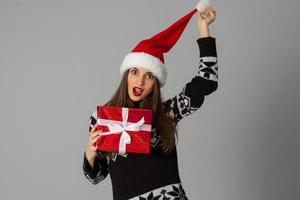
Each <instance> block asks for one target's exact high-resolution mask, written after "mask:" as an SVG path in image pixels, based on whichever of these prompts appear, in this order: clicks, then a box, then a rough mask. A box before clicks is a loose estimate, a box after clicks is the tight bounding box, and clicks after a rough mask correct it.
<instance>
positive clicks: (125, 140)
mask: <svg viewBox="0 0 300 200" xmlns="http://www.w3.org/2000/svg"><path fill="white" fill-rule="evenodd" d="M127 120H128V108H122V123H120V122H116V121H113V120H104V119H98V124H99V125H104V126H107V127H108V129H109V131H107V132H102V133H100V135H111V134H121V137H120V142H119V153H120V154H125V151H126V144H130V143H131V137H130V135H129V134H128V133H127V132H126V131H140V130H141V126H142V125H143V124H144V123H145V120H144V117H142V118H141V119H140V120H139V121H138V122H136V123H128V122H127ZM142 129H146V130H147V129H149V128H142ZM150 130H151V129H150Z"/></svg>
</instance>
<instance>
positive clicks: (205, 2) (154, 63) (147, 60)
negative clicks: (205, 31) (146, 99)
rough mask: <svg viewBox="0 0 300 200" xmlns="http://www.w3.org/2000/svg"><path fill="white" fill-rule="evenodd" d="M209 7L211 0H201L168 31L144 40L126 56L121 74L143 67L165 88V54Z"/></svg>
mask: <svg viewBox="0 0 300 200" xmlns="http://www.w3.org/2000/svg"><path fill="white" fill-rule="evenodd" d="M208 6H209V0H201V1H199V2H198V4H197V5H196V8H195V9H194V10H192V11H191V12H189V13H188V14H187V15H185V16H184V17H182V18H181V19H179V20H178V21H177V22H175V23H174V24H172V25H171V26H170V27H168V28H167V29H165V30H163V31H162V32H160V33H158V34H156V35H154V36H153V37H151V38H148V39H145V40H142V41H141V42H139V43H138V44H137V45H136V47H135V48H134V49H133V50H132V51H131V52H130V53H129V54H127V55H126V56H125V58H124V60H123V63H122V65H121V68H120V72H121V74H123V73H124V72H125V71H126V70H127V69H130V68H131V67H134V66H137V67H143V68H145V69H147V70H149V71H151V72H152V73H153V74H154V75H155V76H156V77H157V79H158V80H159V83H160V87H163V86H164V85H165V83H166V79H167V69H166V66H165V64H164V56H163V53H166V52H168V51H169V50H170V49H171V48H172V47H173V46H174V45H175V44H176V42H177V41H178V39H179V38H180V36H181V34H182V33H183V31H184V29H185V27H186V25H187V24H188V22H189V21H190V19H191V18H192V16H193V15H194V14H195V13H196V12H197V10H198V11H200V10H201V9H203V8H207V7H208Z"/></svg>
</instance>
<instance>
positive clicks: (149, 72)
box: [132, 67, 154, 76]
mask: <svg viewBox="0 0 300 200" xmlns="http://www.w3.org/2000/svg"><path fill="white" fill-rule="evenodd" d="M133 69H134V70H137V71H140V70H139V69H138V68H135V67H133V68H132V70H133ZM146 74H151V75H153V76H154V74H153V73H152V72H147V73H146Z"/></svg>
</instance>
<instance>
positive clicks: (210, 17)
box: [198, 7, 216, 25]
mask: <svg viewBox="0 0 300 200" xmlns="http://www.w3.org/2000/svg"><path fill="white" fill-rule="evenodd" d="M215 19H216V11H215V10H214V9H213V8H212V7H209V8H204V9H202V10H200V11H198V24H199V25H209V24H211V23H212V22H213V21H215Z"/></svg>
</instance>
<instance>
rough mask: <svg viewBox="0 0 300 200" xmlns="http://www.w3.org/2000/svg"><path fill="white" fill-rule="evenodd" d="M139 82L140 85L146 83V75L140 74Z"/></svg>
mask: <svg viewBox="0 0 300 200" xmlns="http://www.w3.org/2000/svg"><path fill="white" fill-rule="evenodd" d="M137 84H138V85H144V84H145V79H144V76H139V77H138V78H137Z"/></svg>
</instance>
